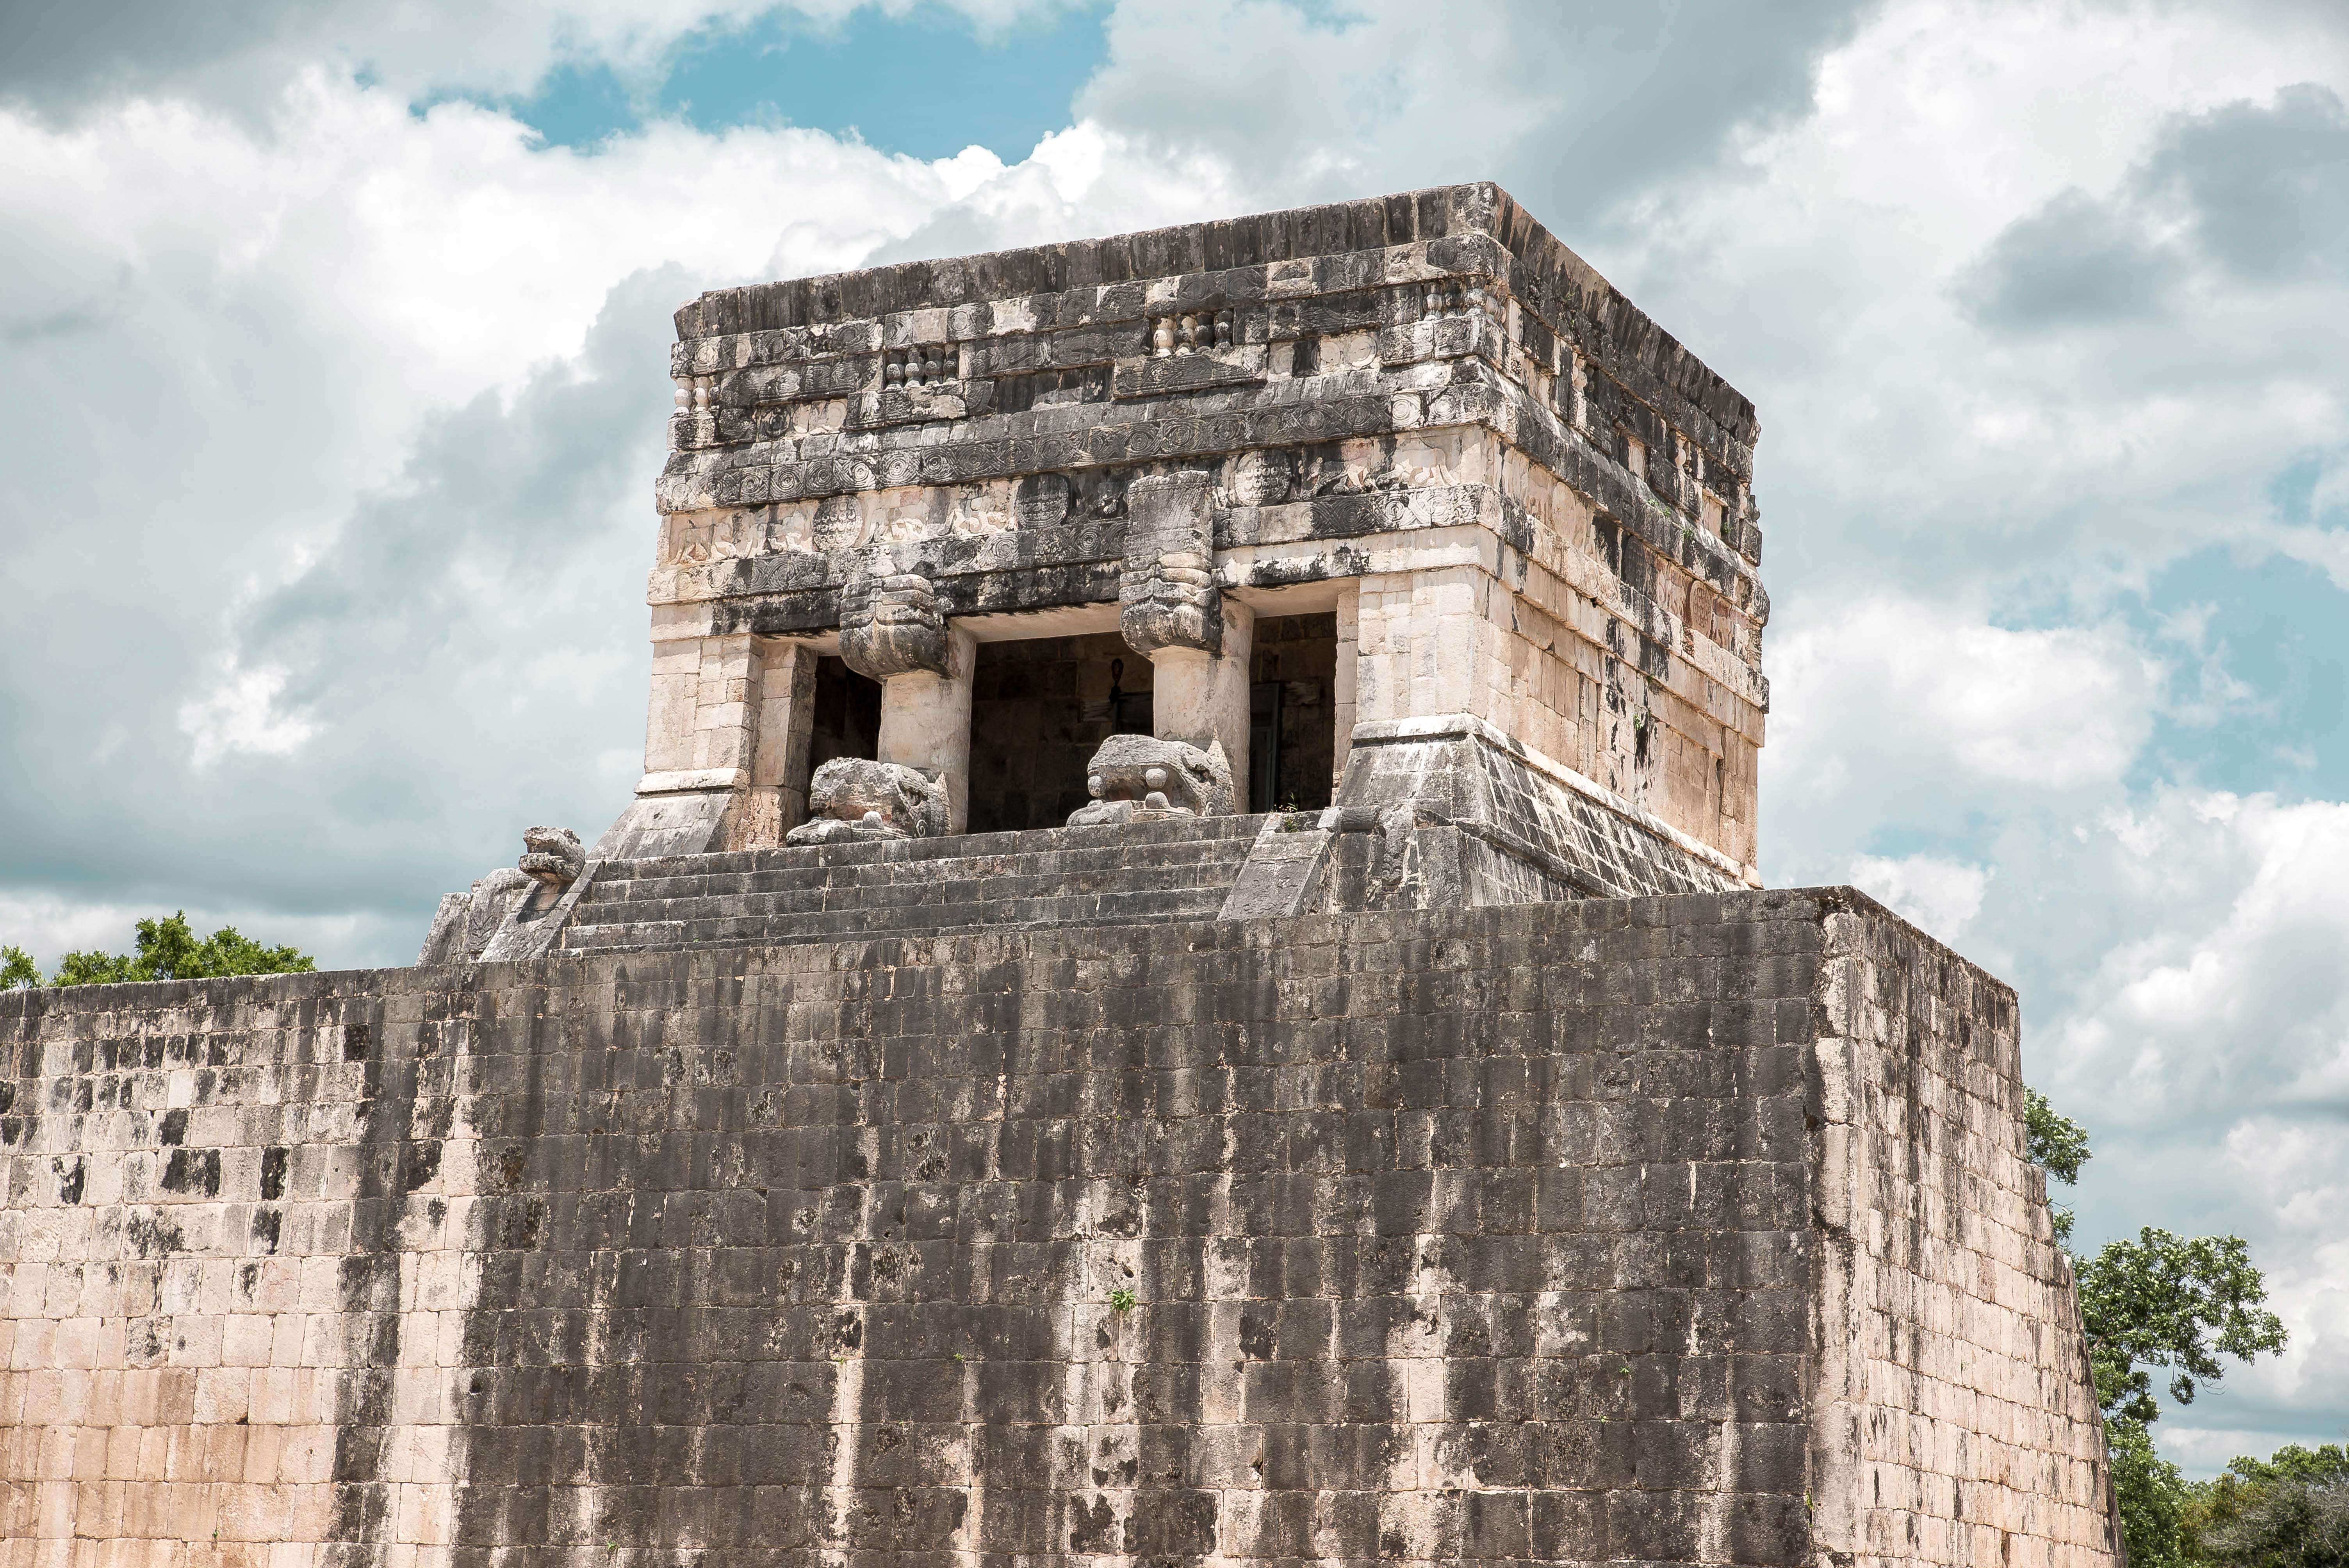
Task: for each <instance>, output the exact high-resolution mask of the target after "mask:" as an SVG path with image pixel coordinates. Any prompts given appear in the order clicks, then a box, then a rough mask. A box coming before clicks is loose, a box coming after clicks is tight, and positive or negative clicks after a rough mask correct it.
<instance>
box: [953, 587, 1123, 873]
mask: <svg viewBox="0 0 2349 1568" xmlns="http://www.w3.org/2000/svg"><path fill="white" fill-rule="evenodd" d="M1150 677H1151V668H1150V661H1149V660H1148V659H1146V658H1143V656H1142V655H1140V654H1137V653H1135V652H1134V651H1133V649H1132V648H1130V647H1127V646H1126V645H1125V643H1124V642H1123V640H1122V639H1121V638H1120V637H1119V636H1118V634H1116V633H1114V632H1102V633H1098V634H1091V635H1085V636H1074V637H1035V638H1030V639H1028V640H1025V641H1020V642H1002V643H981V644H979V645H978V666H977V670H976V672H975V673H974V675H973V676H972V687H971V710H970V830H971V831H972V832H974V833H996V832H1009V831H1016V830H1022V829H1027V828H1058V827H1062V826H1065V825H1066V824H1067V822H1068V820H1069V813H1071V811H1074V810H1077V808H1078V807H1080V806H1082V805H1084V804H1085V803H1086V801H1087V800H1088V799H1091V797H1090V796H1089V795H1088V794H1087V793H1086V790H1085V765H1086V764H1087V763H1088V762H1090V761H1091V760H1092V755H1093V752H1094V750H1095V749H1096V748H1099V747H1100V745H1101V743H1102V741H1104V740H1106V739H1108V738H1110V737H1111V736H1112V735H1148V734H1149V733H1150V715H1151V678H1150Z"/></svg>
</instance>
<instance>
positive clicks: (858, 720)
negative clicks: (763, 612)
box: [787, 654, 881, 825]
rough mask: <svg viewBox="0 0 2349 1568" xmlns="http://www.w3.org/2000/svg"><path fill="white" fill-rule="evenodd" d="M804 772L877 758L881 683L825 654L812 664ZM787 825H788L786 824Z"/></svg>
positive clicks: (879, 733)
mask: <svg viewBox="0 0 2349 1568" xmlns="http://www.w3.org/2000/svg"><path fill="white" fill-rule="evenodd" d="M808 728H809V734H808V761H807V765H808V771H809V772H810V773H813V772H814V770H815V769H819V768H821V767H823V765H824V764H825V763H827V762H829V761H831V760H832V759H833V758H835V757H862V758H868V759H869V758H874V757H876V756H878V755H879V754H880V752H879V747H880V744H881V683H880V682H879V681H876V680H870V679H867V678H866V677H865V676H860V675H858V674H857V673H856V672H855V671H854V670H852V669H850V668H849V667H848V666H847V665H845V664H843V663H842V662H841V661H840V660H839V659H837V658H835V657H833V655H829V654H827V655H823V657H821V658H819V659H817V660H816V662H815V707H814V711H813V713H812V715H811V716H810V719H809V726H808ZM787 825H788V824H787Z"/></svg>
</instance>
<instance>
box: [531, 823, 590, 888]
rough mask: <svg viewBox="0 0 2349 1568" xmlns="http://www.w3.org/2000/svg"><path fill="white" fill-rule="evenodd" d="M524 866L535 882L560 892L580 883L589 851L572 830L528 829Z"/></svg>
mask: <svg viewBox="0 0 2349 1568" xmlns="http://www.w3.org/2000/svg"><path fill="white" fill-rule="evenodd" d="M520 866H521V870H522V872H523V874H524V875H526V876H528V877H529V878H530V879H531V880H532V881H533V882H538V883H539V884H540V885H542V886H543V887H551V888H554V889H556V890H558V891H559V890H561V889H563V888H566V887H569V886H570V885H571V884H572V883H573V882H577V881H578V880H579V873H580V872H583V871H585V869H586V868H587V851H585V850H584V849H582V848H580V847H579V835H578V834H576V833H574V832H573V831H572V830H570V829H568V828H524V829H523V830H522V861H521V862H520Z"/></svg>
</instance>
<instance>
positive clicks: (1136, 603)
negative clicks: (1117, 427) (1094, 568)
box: [1117, 470, 1224, 655]
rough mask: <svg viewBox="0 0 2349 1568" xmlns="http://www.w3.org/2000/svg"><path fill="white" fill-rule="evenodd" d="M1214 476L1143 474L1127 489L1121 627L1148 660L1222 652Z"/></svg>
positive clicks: (1120, 585) (1120, 577)
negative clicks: (1187, 651)
mask: <svg viewBox="0 0 2349 1568" xmlns="http://www.w3.org/2000/svg"><path fill="white" fill-rule="evenodd" d="M1211 482H1212V481H1211V480H1210V477H1209V476H1208V475H1206V474H1204V473H1197V472H1192V471H1187V470H1177V471H1175V472H1173V473H1159V474H1145V475H1143V477H1142V478H1140V479H1138V480H1134V481H1133V485H1132V486H1131V487H1130V488H1128V490H1126V497H1125V507H1126V524H1125V562H1124V564H1123V567H1122V568H1121V570H1120V571H1119V573H1118V580H1117V606H1118V609H1117V629H1118V633H1119V634H1120V635H1121V636H1123V638H1124V639H1125V642H1126V645H1127V646H1129V647H1131V648H1132V649H1133V651H1134V652H1136V653H1138V654H1143V655H1151V654H1155V653H1158V652H1159V651H1161V650H1162V649H1165V648H1196V649H1198V650H1200V651H1201V652H1202V653H1207V654H1218V653H1221V652H1222V651H1223V643H1224V621H1223V593H1222V591H1221V590H1220V589H1218V588H1217V587H1216V540H1215V522H1214V519H1213V517H1212V515H1211V514H1210V512H1209V510H1208V499H1207V498H1208V494H1209V487H1210V484H1211Z"/></svg>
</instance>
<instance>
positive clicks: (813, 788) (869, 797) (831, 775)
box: [783, 757, 947, 844]
mask: <svg viewBox="0 0 2349 1568" xmlns="http://www.w3.org/2000/svg"><path fill="white" fill-rule="evenodd" d="M808 810H809V812H810V815H809V818H808V820H806V821H804V822H802V823H801V824H800V825H799V826H798V827H796V828H793V829H792V830H791V831H790V832H788V833H786V834H784V835H783V841H784V842H785V843H787V844H837V843H846V842H851V841H857V840H876V839H929V838H936V837H937V836H938V835H940V834H942V833H944V832H945V831H946V830H947V789H946V783H945V781H944V780H943V779H932V778H930V777H929V776H928V775H927V774H925V773H924V772H922V770H921V769H918V768H908V767H906V766H905V765H904V764H903V763H898V762H874V761H870V760H867V759H866V758H862V757H835V758H833V759H832V760H831V761H829V762H827V763H825V764H824V765H823V767H821V768H819V769H816V770H815V777H814V778H813V779H810V780H809V781H808Z"/></svg>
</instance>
